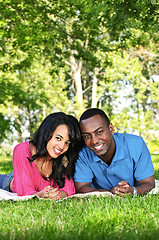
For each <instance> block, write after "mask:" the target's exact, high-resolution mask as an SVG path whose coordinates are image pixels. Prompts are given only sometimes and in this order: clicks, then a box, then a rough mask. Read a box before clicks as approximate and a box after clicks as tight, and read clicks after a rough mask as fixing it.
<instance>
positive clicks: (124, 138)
mask: <svg viewBox="0 0 159 240" xmlns="http://www.w3.org/2000/svg"><path fill="white" fill-rule="evenodd" d="M114 138H115V139H118V140H120V141H121V142H127V143H134V142H136V143H142V142H143V138H142V137H140V136H137V135H134V134H129V133H119V132H115V133H114Z"/></svg>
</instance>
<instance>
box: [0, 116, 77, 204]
mask: <svg viewBox="0 0 159 240" xmlns="http://www.w3.org/2000/svg"><path fill="white" fill-rule="evenodd" d="M80 141H81V133H80V129H79V126H78V121H77V119H76V118H74V117H73V116H71V115H66V114H65V113H62V112H59V113H53V114H50V115H49V116H47V117H46V118H45V119H44V121H43V122H42V123H41V125H40V127H39V128H38V129H37V131H36V132H35V134H34V136H33V138H32V139H30V141H27V142H23V143H20V144H18V145H17V146H16V147H15V149H14V151H13V170H14V178H13V173H10V174H9V175H8V176H7V175H0V187H1V188H2V189H4V190H10V191H12V192H16V193H17V195H18V196H24V195H38V196H40V197H49V198H50V199H54V200H57V199H60V198H61V197H66V196H70V195H73V194H75V187H74V182H73V175H74V170H75V161H76V158H77V154H78V146H80Z"/></svg>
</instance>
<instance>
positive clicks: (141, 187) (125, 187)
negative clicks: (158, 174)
mask: <svg viewBox="0 0 159 240" xmlns="http://www.w3.org/2000/svg"><path fill="white" fill-rule="evenodd" d="M154 187H155V178H154V175H152V176H151V177H148V178H145V179H143V180H141V181H138V186H137V187H136V190H137V195H144V194H146V193H148V192H150V191H151V190H152V189H153V188H154ZM112 193H113V194H117V195H124V194H128V195H133V193H134V188H133V187H130V186H129V184H128V183H127V182H126V181H121V182H119V184H118V186H115V187H114V188H113V189H112Z"/></svg>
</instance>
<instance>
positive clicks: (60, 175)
mask: <svg viewBox="0 0 159 240" xmlns="http://www.w3.org/2000/svg"><path fill="white" fill-rule="evenodd" d="M59 125H66V126H68V128H69V140H70V142H71V143H70V145H69V148H68V150H67V152H65V153H64V154H62V155H60V156H59V157H57V158H55V159H54V158H53V159H52V163H53V164H52V174H51V175H50V178H52V179H53V180H54V184H57V185H58V186H59V188H63V187H64V185H65V176H67V177H68V179H71V178H72V177H73V175H74V171H75V162H76V159H77V156H78V151H79V148H80V144H81V132H80V128H79V123H78V120H77V119H76V118H75V117H73V116H72V115H66V114H65V113H63V112H57V113H52V114H50V115H48V116H47V117H46V118H45V119H44V120H43V122H42V123H41V125H40V127H39V128H38V129H37V130H36V132H35V133H34V135H33V138H31V143H32V144H33V145H34V146H35V147H36V154H35V155H33V156H32V158H31V159H29V161H30V162H33V161H34V160H35V159H36V158H44V159H45V158H46V156H47V154H48V152H47V150H46V146H47V143H48V141H49V140H50V139H51V138H52V135H53V133H54V131H55V129H56V128H57V127H58V126H59ZM64 155H65V156H66V157H67V159H68V165H67V167H64V166H63V164H62V159H63V156H64Z"/></svg>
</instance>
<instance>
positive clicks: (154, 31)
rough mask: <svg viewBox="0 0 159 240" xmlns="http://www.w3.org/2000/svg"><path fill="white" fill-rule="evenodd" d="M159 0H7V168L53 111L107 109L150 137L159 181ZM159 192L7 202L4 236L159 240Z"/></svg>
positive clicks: (1, 119)
mask: <svg viewBox="0 0 159 240" xmlns="http://www.w3.org/2000/svg"><path fill="white" fill-rule="evenodd" d="M158 7H159V3H158V2H157V0H131V1H129V0H116V1H114V0H111V1H110V0H57V1H53V0H36V1H35V0H0V54H1V57H0V144H1V148H0V173H9V172H10V171H11V170H12V149H13V146H14V144H16V143H17V142H21V141H25V139H26V137H29V136H32V134H33V132H34V130H35V129H36V128H37V127H38V126H39V124H40V123H41V121H42V120H43V119H44V118H45V117H46V116H47V115H48V114H50V113H51V112H56V111H64V112H66V113H70V114H73V115H74V116H76V117H77V118H78V119H79V116H80V114H81V113H82V112H83V111H84V110H85V109H87V108H90V107H99V108H101V109H103V110H104V111H105V112H106V113H107V114H108V116H109V117H110V119H111V121H112V123H113V125H114V127H115V129H116V130H117V131H119V132H127V133H135V134H137V135H140V136H142V137H143V138H144V140H145V141H146V143H147V145H148V147H149V149H150V152H151V155H152V161H153V164H154V168H155V178H156V179H158V180H159V154H158V153H159V67H158V64H159V52H158V50H159V31H158V30H159V27H158ZM158 216H159V199H158V194H157V195H146V196H144V197H136V198H134V197H131V196H125V197H122V198H120V197H115V198H114V197H105V198H103V197H99V198H97V197H96V196H94V197H88V198H86V197H85V198H83V199H76V198H72V199H68V200H63V201H61V202H54V201H50V200H44V199H43V200H38V199H31V200H29V201H24V202H23V201H20V202H12V201H8V202H7V201H0V238H1V239H3V240H5V239H6V240H8V239H10V240H17V239H29V240H32V239H33V240H36V239H39V240H40V239H45V240H50V239H54V240H56V239H58V240H59V239H65V240H67V239H68V240H71V239H73V240H76V239H77V240H79V239H81V240H89V239H91V240H103V239H107V240H109V239H110V240H112V239H121V240H129V239H130V240H134V239H135V240H141V239H142V240H147V239H149V240H151V239H152V240H154V239H155V240H157V239H158V236H159V228H158V226H159V218H158Z"/></svg>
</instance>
